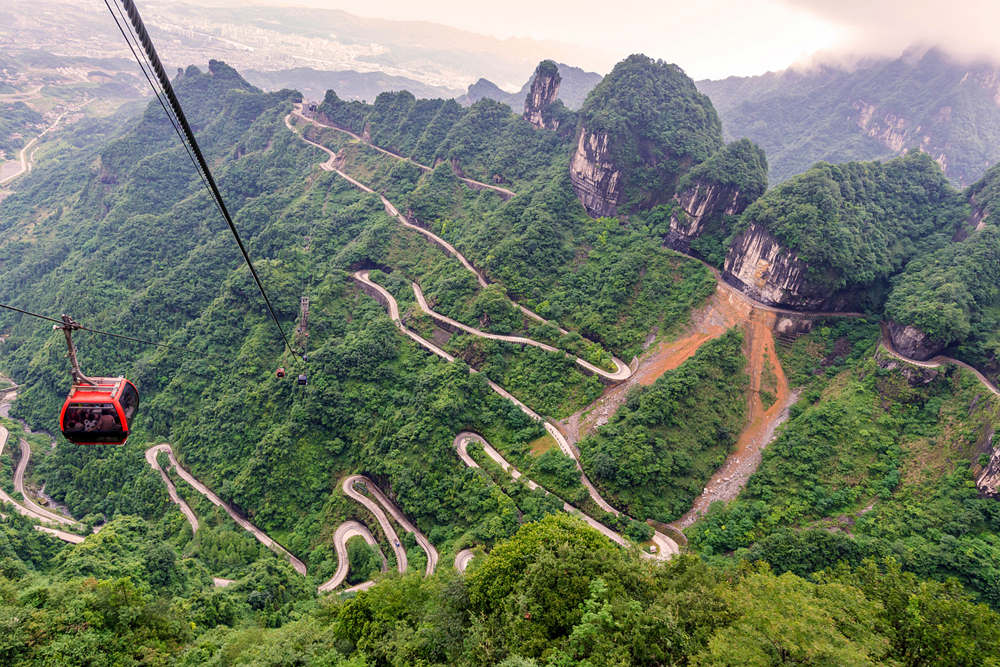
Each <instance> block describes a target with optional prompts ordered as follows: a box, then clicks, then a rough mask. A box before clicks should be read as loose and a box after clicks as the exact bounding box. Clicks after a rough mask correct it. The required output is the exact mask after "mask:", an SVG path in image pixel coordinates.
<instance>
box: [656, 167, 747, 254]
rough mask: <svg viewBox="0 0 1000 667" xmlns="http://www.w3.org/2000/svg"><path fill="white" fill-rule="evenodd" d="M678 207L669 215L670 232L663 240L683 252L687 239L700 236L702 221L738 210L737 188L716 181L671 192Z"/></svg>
mask: <svg viewBox="0 0 1000 667" xmlns="http://www.w3.org/2000/svg"><path fill="white" fill-rule="evenodd" d="M674 201H675V202H677V204H678V205H679V206H680V208H681V210H680V211H675V212H674V213H673V215H671V216H670V231H669V232H667V237H666V239H664V242H665V243H666V245H667V246H668V247H670V248H673V249H674V250H679V251H681V252H687V251H688V250H690V248H691V241H693V240H694V239H696V238H698V237H699V236H701V233H702V230H703V228H704V226H705V222H706V221H707V220H708V219H709V218H711V217H713V216H715V215H717V214H720V213H721V214H723V215H735V214H737V213H740V212H741V211H742V208H743V207H742V206H741V205H740V191H739V190H737V189H735V188H731V187H725V186H723V185H720V184H718V183H696V184H693V185H692V186H691V187H689V188H687V189H685V190H684V191H683V192H681V193H680V194H677V195H674Z"/></svg>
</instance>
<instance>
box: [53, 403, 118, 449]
mask: <svg viewBox="0 0 1000 667" xmlns="http://www.w3.org/2000/svg"><path fill="white" fill-rule="evenodd" d="M63 424H64V426H65V428H64V429H63V435H65V436H66V438H68V439H69V440H72V441H73V442H87V443H95V444H104V443H118V442H121V441H122V440H124V439H125V430H124V429H123V428H122V423H121V421H120V420H119V419H118V413H117V411H116V410H115V406H114V405H112V404H111V403H102V404H80V403H74V404H71V405H70V406H69V407H68V408H66V417H65V420H64V422H63Z"/></svg>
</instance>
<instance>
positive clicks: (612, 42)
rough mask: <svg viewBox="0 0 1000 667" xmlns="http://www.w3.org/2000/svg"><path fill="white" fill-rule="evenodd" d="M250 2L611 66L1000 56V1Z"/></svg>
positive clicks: (697, 74)
mask: <svg viewBox="0 0 1000 667" xmlns="http://www.w3.org/2000/svg"><path fill="white" fill-rule="evenodd" d="M215 1H216V2H218V3H220V4H231V3H232V2H233V1H234V0H215ZM249 2H252V3H253V4H265V5H299V6H303V5H304V6H312V7H323V8H328V9H342V10H345V11H348V12H351V13H352V14H357V15H360V16H369V17H379V18H391V19H408V20H425V21H432V22H434V23H443V24H446V25H451V26H454V27H458V28H463V29H466V30H471V31H474V32H479V33H485V34H490V35H494V36H497V37H532V38H535V39H543V40H558V41H560V42H565V43H568V44H572V45H575V46H577V47H578V48H579V54H580V55H579V58H578V60H577V62H575V63H572V64H577V65H580V66H583V67H585V68H588V69H594V70H597V71H600V72H602V73H603V72H606V71H608V70H609V69H610V68H611V66H612V65H613V64H614V63H615V62H616V61H618V60H620V59H621V58H622V57H624V56H625V55H628V54H629V53H635V52H642V53H646V54H647V55H650V56H654V57H657V58H663V59H665V60H668V61H671V62H676V63H678V64H679V65H681V67H683V68H684V69H685V70H686V71H687V72H688V74H690V75H691V76H693V77H694V78H696V79H697V78H705V77H711V78H717V77H722V76H727V75H734V74H756V73H760V72H764V71H767V70H771V69H781V68H784V67H787V66H788V65H790V64H792V63H793V62H795V61H801V60H804V59H808V58H809V56H810V55H811V54H813V53H816V52H818V51H826V52H834V53H838V52H844V51H848V50H850V51H862V52H864V53H893V54H895V53H899V52H900V51H902V50H903V49H904V48H905V47H906V46H908V45H910V44H913V43H917V42H920V43H936V44H940V45H942V46H945V47H946V48H950V50H952V51H955V52H958V53H959V54H961V55H982V54H989V55H993V56H994V57H995V58H997V59H1000V39H997V37H996V35H997V32H998V31H997V26H998V25H1000V0H971V1H970V0H616V1H614V2H608V0H601V1H600V2H595V1H593V0H548V1H547V2H539V0H505V1H504V2H469V0H420V2H414V1H413V0H365V2H348V1H347V0H249ZM210 3H211V0H209V4H210ZM243 4H246V0H243Z"/></svg>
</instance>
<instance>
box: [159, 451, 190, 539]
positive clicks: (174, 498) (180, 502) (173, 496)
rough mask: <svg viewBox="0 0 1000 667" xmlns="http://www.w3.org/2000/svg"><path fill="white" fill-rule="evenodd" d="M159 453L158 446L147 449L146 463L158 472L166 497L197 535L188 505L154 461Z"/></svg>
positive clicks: (165, 473)
mask: <svg viewBox="0 0 1000 667" xmlns="http://www.w3.org/2000/svg"><path fill="white" fill-rule="evenodd" d="M161 451H162V449H160V448H159V447H158V446H155V447H150V448H149V449H147V450H146V463H148V464H149V465H150V467H151V468H153V469H155V470H157V471H159V473H160V478H161V479H162V480H163V483H164V484H165V485H166V486H167V495H169V496H170V500H171V502H173V503H174V504H175V505H177V506H178V507H180V508H181V513H182V514H184V516H185V517H187V520H188V523H189V524H191V533H192V534H193V533H197V532H198V517H196V516H195V514H194V512H193V511H192V510H191V506H190V505H188V504H187V502H186V501H185V500H184V499H183V498H181V497H180V495H179V494H178V493H177V487H175V486H174V483H173V482H172V481H171V480H170V476H169V475H167V472H166V471H165V470H164V469H163V468H161V467H160V463H159V461H157V460H156V455H157V454H159V453H160V452H161Z"/></svg>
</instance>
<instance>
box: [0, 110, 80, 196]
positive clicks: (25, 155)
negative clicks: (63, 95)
mask: <svg viewBox="0 0 1000 667" xmlns="http://www.w3.org/2000/svg"><path fill="white" fill-rule="evenodd" d="M92 101H93V100H84V101H83V102H82V103H81V104H78V105H77V106H75V107H72V108H70V109H67V110H66V111H64V112H62V113H61V114H60V115H59V117H58V118H56V119H55V121H53V122H52V124H51V125H49V126H48V127H47V128H45V129H44V130H42V131H41V132H39V133H38V136H37V137H35V138H34V139H32V140H31V141H29V142H28V143H27V144H25V146H24V148H22V149H21V152H20V155H19V156H18V159H19V160H20V161H21V167H20V169H18V171H17V172H16V173H13V174H11V175H10V176H7V177H5V178H3V179H2V180H0V185H6V184H8V183H10V182H11V181H13V180H14V179H15V178H17V177H18V176H21V175H22V174H25V173H27V172H29V171H31V169H32V167H33V165H32V158H33V157H34V154H35V153H34V150H33V147H34V145H35V144H37V143H38V140H39V139H41V138H42V137H43V136H44V135H45V134H47V133H48V132H50V131H51V130H53V129H54V128H55V127H56V125H58V124H59V123H60V121H62V119H63V118H64V117H65V116H66V114H68V113H72V112H74V111H79V110H80V109H82V108H83V107H85V106H87V105H88V104H90V103H91V102H92ZM29 151H31V152H30V155H29Z"/></svg>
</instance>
